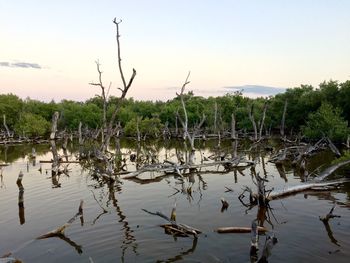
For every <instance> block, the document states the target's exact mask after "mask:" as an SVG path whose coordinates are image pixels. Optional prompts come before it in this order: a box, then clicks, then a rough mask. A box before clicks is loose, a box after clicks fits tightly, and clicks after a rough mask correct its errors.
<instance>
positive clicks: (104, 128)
mask: <svg viewBox="0 0 350 263" xmlns="http://www.w3.org/2000/svg"><path fill="white" fill-rule="evenodd" d="M96 66H97V72H98V79H99V82H98V83H89V84H90V85H93V86H99V87H100V88H101V95H102V101H103V115H102V135H101V143H102V145H103V144H104V133H105V131H106V128H107V97H108V93H109V89H110V87H111V84H112V83H110V84H109V88H108V91H107V95H106V92H105V87H104V86H103V83H102V71H101V70H100V63H99V62H98V61H96Z"/></svg>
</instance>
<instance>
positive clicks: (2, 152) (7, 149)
mask: <svg viewBox="0 0 350 263" xmlns="http://www.w3.org/2000/svg"><path fill="white" fill-rule="evenodd" d="M32 148H33V144H21V145H1V146H0V161H3V162H5V163H12V162H15V161H16V160H18V159H21V158H25V157H26V156H30V155H31V153H32ZM35 150H36V154H37V155H44V154H46V153H48V152H49V150H50V149H49V146H48V144H36V145H35Z"/></svg>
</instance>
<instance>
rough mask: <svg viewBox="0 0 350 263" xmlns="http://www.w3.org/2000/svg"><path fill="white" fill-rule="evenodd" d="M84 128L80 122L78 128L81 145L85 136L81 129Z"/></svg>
mask: <svg viewBox="0 0 350 263" xmlns="http://www.w3.org/2000/svg"><path fill="white" fill-rule="evenodd" d="M82 126H83V124H82V123H81V122H79V127H78V133H79V145H82V144H83V134H82V131H81V127H82Z"/></svg>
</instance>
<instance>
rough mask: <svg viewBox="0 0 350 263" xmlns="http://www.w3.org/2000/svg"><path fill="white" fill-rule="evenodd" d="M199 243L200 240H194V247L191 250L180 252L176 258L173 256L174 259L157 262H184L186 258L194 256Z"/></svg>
mask: <svg viewBox="0 0 350 263" xmlns="http://www.w3.org/2000/svg"><path fill="white" fill-rule="evenodd" d="M197 242H198V239H197V238H194V239H193V241H192V247H191V248H190V249H188V250H186V251H183V252H180V253H179V254H177V255H176V256H173V257H171V258H168V259H166V260H157V261H156V262H159V263H160V262H176V261H179V260H183V257H184V256H186V255H189V254H192V253H193V252H194V251H195V250H196V247H197Z"/></svg>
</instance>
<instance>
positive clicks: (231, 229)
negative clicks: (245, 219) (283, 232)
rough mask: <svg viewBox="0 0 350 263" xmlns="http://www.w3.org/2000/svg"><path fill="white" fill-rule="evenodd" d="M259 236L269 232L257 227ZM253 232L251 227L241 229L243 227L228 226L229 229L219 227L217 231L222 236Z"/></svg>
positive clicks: (264, 228)
mask: <svg viewBox="0 0 350 263" xmlns="http://www.w3.org/2000/svg"><path fill="white" fill-rule="evenodd" d="M257 230H258V233H259V234H264V233H265V232H267V231H268V229H267V228H266V227H261V226H258V227H257ZM251 231H252V228H251V227H241V226H228V227H219V228H218V229H216V232H218V233H220V234H226V233H250V232H251Z"/></svg>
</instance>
